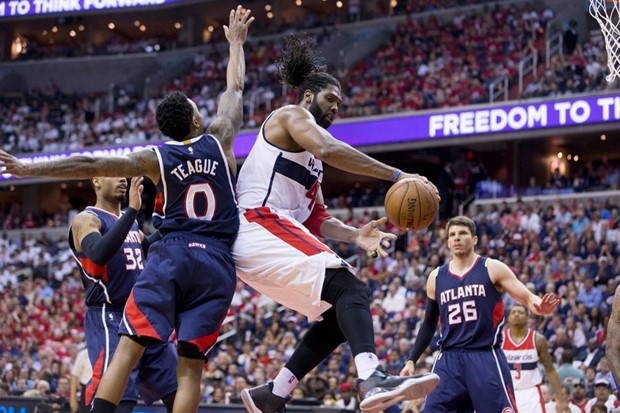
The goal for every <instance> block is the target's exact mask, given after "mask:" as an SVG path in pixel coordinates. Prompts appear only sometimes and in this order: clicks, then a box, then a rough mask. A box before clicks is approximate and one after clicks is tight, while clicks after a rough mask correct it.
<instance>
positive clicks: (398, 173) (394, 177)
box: [392, 169, 403, 182]
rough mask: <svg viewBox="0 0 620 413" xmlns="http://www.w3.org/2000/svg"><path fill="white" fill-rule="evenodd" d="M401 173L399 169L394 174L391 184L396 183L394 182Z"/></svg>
mask: <svg viewBox="0 0 620 413" xmlns="http://www.w3.org/2000/svg"><path fill="white" fill-rule="evenodd" d="M402 173H403V171H401V170H400V169H399V170H397V171H396V173H394V176H393V177H392V182H396V180H397V179H398V178H399V177H400V175H401V174H402Z"/></svg>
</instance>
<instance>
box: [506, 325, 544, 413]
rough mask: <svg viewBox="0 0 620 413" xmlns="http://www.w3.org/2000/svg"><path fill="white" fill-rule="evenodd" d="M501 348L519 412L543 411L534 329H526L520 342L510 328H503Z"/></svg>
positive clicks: (541, 412) (542, 412) (536, 412)
mask: <svg viewBox="0 0 620 413" xmlns="http://www.w3.org/2000/svg"><path fill="white" fill-rule="evenodd" d="M502 350H504V354H505V355H506V360H508V366H509V367H510V373H511V375H512V382H513V384H514V388H515V399H516V401H517V406H518V407H519V409H520V410H521V412H528V413H544V412H545V400H544V399H543V395H542V391H541V390H540V385H541V384H542V381H543V376H542V372H541V370H540V367H539V365H538V363H539V361H540V356H539V355H538V349H537V348H536V331H534V330H532V329H529V328H528V329H527V334H526V335H525V338H523V340H521V342H516V341H514V340H513V339H512V337H511V335H510V329H508V330H504V342H503V343H502Z"/></svg>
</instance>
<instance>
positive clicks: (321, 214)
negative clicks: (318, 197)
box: [303, 202, 332, 238]
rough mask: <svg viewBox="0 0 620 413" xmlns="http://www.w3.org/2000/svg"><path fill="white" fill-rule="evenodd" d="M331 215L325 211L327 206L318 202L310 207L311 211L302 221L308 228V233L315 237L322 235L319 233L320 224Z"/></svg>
mask: <svg viewBox="0 0 620 413" xmlns="http://www.w3.org/2000/svg"><path fill="white" fill-rule="evenodd" d="M331 217H332V216H331V215H329V213H328V212H327V208H326V207H325V205H323V204H319V203H318V202H317V203H316V204H314V207H313V208H312V213H311V214H310V216H309V217H308V219H307V220H305V221H304V223H303V225H304V226H305V227H306V228H308V230H309V231H310V233H311V234H312V235H314V236H317V237H321V238H322V237H323V235H322V234H321V224H322V223H323V222H324V221H327V220H328V219H330V218H331Z"/></svg>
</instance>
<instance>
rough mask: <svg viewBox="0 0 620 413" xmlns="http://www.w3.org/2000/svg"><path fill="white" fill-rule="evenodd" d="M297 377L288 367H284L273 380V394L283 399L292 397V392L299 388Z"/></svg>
mask: <svg viewBox="0 0 620 413" xmlns="http://www.w3.org/2000/svg"><path fill="white" fill-rule="evenodd" d="M298 382H299V380H297V377H295V375H294V374H293V373H292V372H291V371H290V370H289V369H287V368H286V367H284V368H283V369H282V370H280V372H279V373H278V375H277V376H276V378H275V379H273V390H272V393H273V394H275V395H276V396H280V397H282V398H287V397H288V396H290V395H291V392H292V391H293V389H294V388H295V386H297V383H298Z"/></svg>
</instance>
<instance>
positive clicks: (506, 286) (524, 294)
mask: <svg viewBox="0 0 620 413" xmlns="http://www.w3.org/2000/svg"><path fill="white" fill-rule="evenodd" d="M487 268H488V271H489V276H490V277H491V280H492V281H493V283H494V284H495V285H497V286H498V287H500V288H501V289H503V290H504V291H506V292H507V293H508V294H510V295H511V296H512V297H513V298H514V299H515V300H517V301H518V302H520V303H521V304H523V305H524V306H526V307H527V308H528V309H529V310H530V311H531V312H533V313H534V314H536V315H548V314H551V313H552V312H553V310H555V308H556V307H557V306H558V304H560V300H559V299H558V297H557V296H556V295H555V294H545V295H544V296H543V298H540V297H539V296H537V295H535V294H533V293H532V292H531V291H530V290H528V289H527V287H526V286H525V285H523V283H522V282H521V281H519V280H518V279H517V276H516V275H515V273H514V272H512V270H511V269H510V268H509V267H508V266H507V265H506V264H504V263H503V262H501V261H498V260H494V259H488V261H487Z"/></svg>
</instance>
